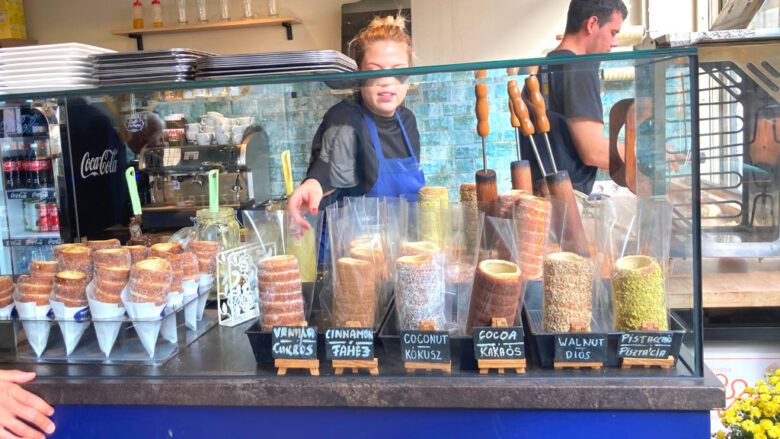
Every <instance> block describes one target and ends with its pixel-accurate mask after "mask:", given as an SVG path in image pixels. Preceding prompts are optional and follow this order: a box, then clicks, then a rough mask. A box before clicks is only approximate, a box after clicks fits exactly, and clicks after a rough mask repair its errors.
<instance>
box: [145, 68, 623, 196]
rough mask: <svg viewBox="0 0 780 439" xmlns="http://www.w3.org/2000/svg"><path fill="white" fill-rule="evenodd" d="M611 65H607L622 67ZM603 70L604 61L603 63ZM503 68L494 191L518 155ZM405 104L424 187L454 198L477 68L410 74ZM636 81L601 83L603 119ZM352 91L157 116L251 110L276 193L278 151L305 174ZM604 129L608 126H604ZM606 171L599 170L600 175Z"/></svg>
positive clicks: (463, 171)
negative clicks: (328, 115)
mask: <svg viewBox="0 0 780 439" xmlns="http://www.w3.org/2000/svg"><path fill="white" fill-rule="evenodd" d="M619 65H620V64H618V63H613V65H610V66H619ZM602 67H605V66H602ZM509 79H515V80H518V82H519V84H520V85H522V83H523V82H522V80H523V79H524V77H522V76H521V77H513V78H508V77H507V76H506V75H505V71H504V69H500V70H498V69H496V70H491V71H489V72H488V77H487V78H486V79H484V81H485V82H486V83H487V84H488V97H489V106H490V116H489V123H490V134H489V135H488V136H487V138H486V147H487V160H488V167H490V168H491V169H495V170H496V171H497V174H498V188H499V191H502V190H506V189H509V188H510V187H511V183H510V175H509V162H510V161H512V160H514V159H515V133H514V129H513V128H512V127H511V126H510V123H509V116H508V101H507V96H506V94H507V92H506V82H507V80H509ZM408 83H410V84H411V88H410V90H409V94H408V95H407V99H406V102H405V105H406V106H407V107H408V108H410V109H411V110H412V111H413V112H414V113H415V115H416V117H417V124H418V129H419V131H420V140H421V157H420V159H421V164H422V168H423V170H424V172H425V175H426V181H427V184H428V185H429V186H446V187H447V188H448V189H449V192H450V199H451V200H457V199H458V197H459V195H458V188H459V187H460V184H461V183H464V182H473V181H474V172H475V171H476V170H477V169H479V168H481V167H482V148H481V140H480V138H479V136H478V135H477V134H476V129H475V127H476V118H475V116H474V84H475V79H474V73H473V72H472V71H465V72H447V73H437V74H428V75H423V76H413V77H411V78H410V79H409V80H408ZM633 85H634V82H633V81H620V82H609V83H605V84H604V85H603V90H602V91H603V93H602V102H603V105H604V111H605V121H606V120H608V114H609V109H610V108H611V107H612V105H613V104H614V103H615V102H617V101H618V100H620V99H623V98H626V97H631V96H633V94H634V92H633ZM348 93H349V92H348V91H346V90H339V91H333V90H331V89H330V88H328V87H327V86H326V85H325V84H322V83H319V82H300V83H292V84H274V85H259V86H253V87H251V88H250V92H249V93H248V94H247V95H246V96H244V97H242V98H236V99H234V100H231V99H230V98H219V99H218V98H205V99H204V98H197V99H196V100H193V101H171V102H167V103H165V104H163V105H161V106H158V107H157V111H158V112H160V113H161V114H163V115H165V114H169V113H184V114H185V115H186V117H187V119H188V120H197V119H198V117H199V116H200V115H201V114H204V113H205V112H207V111H218V112H220V113H222V114H224V115H226V116H229V117H233V116H242V115H253V116H255V118H256V123H258V124H260V125H261V126H262V127H263V129H265V131H266V132H267V134H268V137H269V151H268V154H269V161H270V165H271V172H270V180H271V181H270V182H269V184H270V186H271V193H272V194H273V196H281V195H282V194H283V192H284V183H283V178H282V172H281V163H280V158H279V156H280V154H281V152H282V151H284V150H286V149H289V150H290V152H291V159H292V173H293V179H294V180H295V184H296V185H297V184H299V183H300V181H301V180H302V179H303V178H304V177H305V174H306V168H307V166H308V160H309V153H310V149H311V139H312V137H313V136H314V133H315V131H316V130H317V127H318V125H319V123H320V120H321V118H322V116H323V115H324V114H325V112H326V111H327V110H328V108H330V107H331V106H332V105H334V104H336V103H337V102H339V101H340V100H341V99H343V98H344V97H345V96H346V95H347V94H348ZM604 129H605V134H607V133H608V126H606V124H605V127H604ZM602 176H603V174H602Z"/></svg>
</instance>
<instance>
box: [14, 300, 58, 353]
mask: <svg viewBox="0 0 780 439" xmlns="http://www.w3.org/2000/svg"><path fill="white" fill-rule="evenodd" d="M14 305H16V312H18V313H19V319H21V321H22V327H23V328H24V333H25V334H26V335H27V342H28V343H29V344H30V347H31V348H32V350H33V351H34V352H35V355H37V356H38V357H40V356H41V354H43V351H44V350H45V349H46V343H47V342H48V341H49V331H50V330H51V321H50V320H48V314H49V310H50V309H51V305H44V306H37V305H36V304H35V302H19V301H18V300H17V298H16V296H14Z"/></svg>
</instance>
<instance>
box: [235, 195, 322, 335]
mask: <svg viewBox="0 0 780 439" xmlns="http://www.w3.org/2000/svg"><path fill="white" fill-rule="evenodd" d="M300 215H301V216H302V217H303V219H304V220H306V221H307V222H308V223H309V225H310V228H309V229H306V228H304V227H303V226H302V225H300V224H298V223H297V222H296V221H295V220H294V219H293V215H292V214H291V212H289V211H286V210H271V211H245V212H244V224H245V226H246V227H247V228H248V229H250V230H251V231H252V233H251V235H250V236H251V237H250V240H249V241H250V242H255V243H261V245H262V248H263V249H264V251H263V252H262V253H263V254H264V256H263V257H262V258H261V259H260V260H258V261H256V263H257V268H258V271H257V277H258V299H259V307H260V324H261V326H262V330H263V331H270V330H271V329H272V328H273V326H277V325H293V324H296V323H299V322H301V321H304V320H308V319H309V317H310V315H311V311H312V304H313V291H314V288H313V287H311V285H313V282H314V281H315V280H316V277H317V249H318V248H319V239H318V237H319V233H318V232H319V229H320V227H321V223H322V215H312V214H310V213H308V212H305V211H301V212H300ZM304 285H309V287H307V288H304Z"/></svg>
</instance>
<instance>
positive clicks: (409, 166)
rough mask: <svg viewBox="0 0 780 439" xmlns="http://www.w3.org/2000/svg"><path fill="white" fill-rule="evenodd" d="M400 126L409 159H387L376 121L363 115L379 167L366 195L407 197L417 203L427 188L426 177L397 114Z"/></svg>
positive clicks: (366, 114)
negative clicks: (423, 190) (420, 192)
mask: <svg viewBox="0 0 780 439" xmlns="http://www.w3.org/2000/svg"><path fill="white" fill-rule="evenodd" d="M395 118H396V120H397V121H398V125H400V126H401V132H402V133H403V135H404V141H405V142H406V147H407V148H408V149H409V157H406V158H402V159H386V158H385V154H384V153H383V152H382V144H381V143H380V142H379V133H377V131H376V124H375V123H374V119H373V118H372V117H371V116H370V115H369V114H368V113H366V112H364V113H363V120H365V121H366V125H368V132H369V133H370V134H371V143H373V144H374V151H376V159H377V161H378V164H379V166H378V167H377V176H376V181H375V182H374V186H373V187H372V188H371V190H370V191H369V192H368V193H367V194H366V196H368V197H400V196H401V195H405V196H406V199H408V200H410V201H417V192H418V191H419V190H420V189H421V188H422V187H423V186H425V175H424V174H423V171H422V168H421V167H420V162H419V161H418V160H417V157H415V155H414V150H413V149H412V142H410V141H409V136H408V135H407V134H406V128H404V124H403V122H401V117H400V116H398V112H396V113H395Z"/></svg>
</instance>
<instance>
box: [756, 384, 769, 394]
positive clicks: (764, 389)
mask: <svg viewBox="0 0 780 439" xmlns="http://www.w3.org/2000/svg"><path fill="white" fill-rule="evenodd" d="M758 393H759V394H764V393H769V387H767V385H766V383H764V384H762V385H760V386H758Z"/></svg>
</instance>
